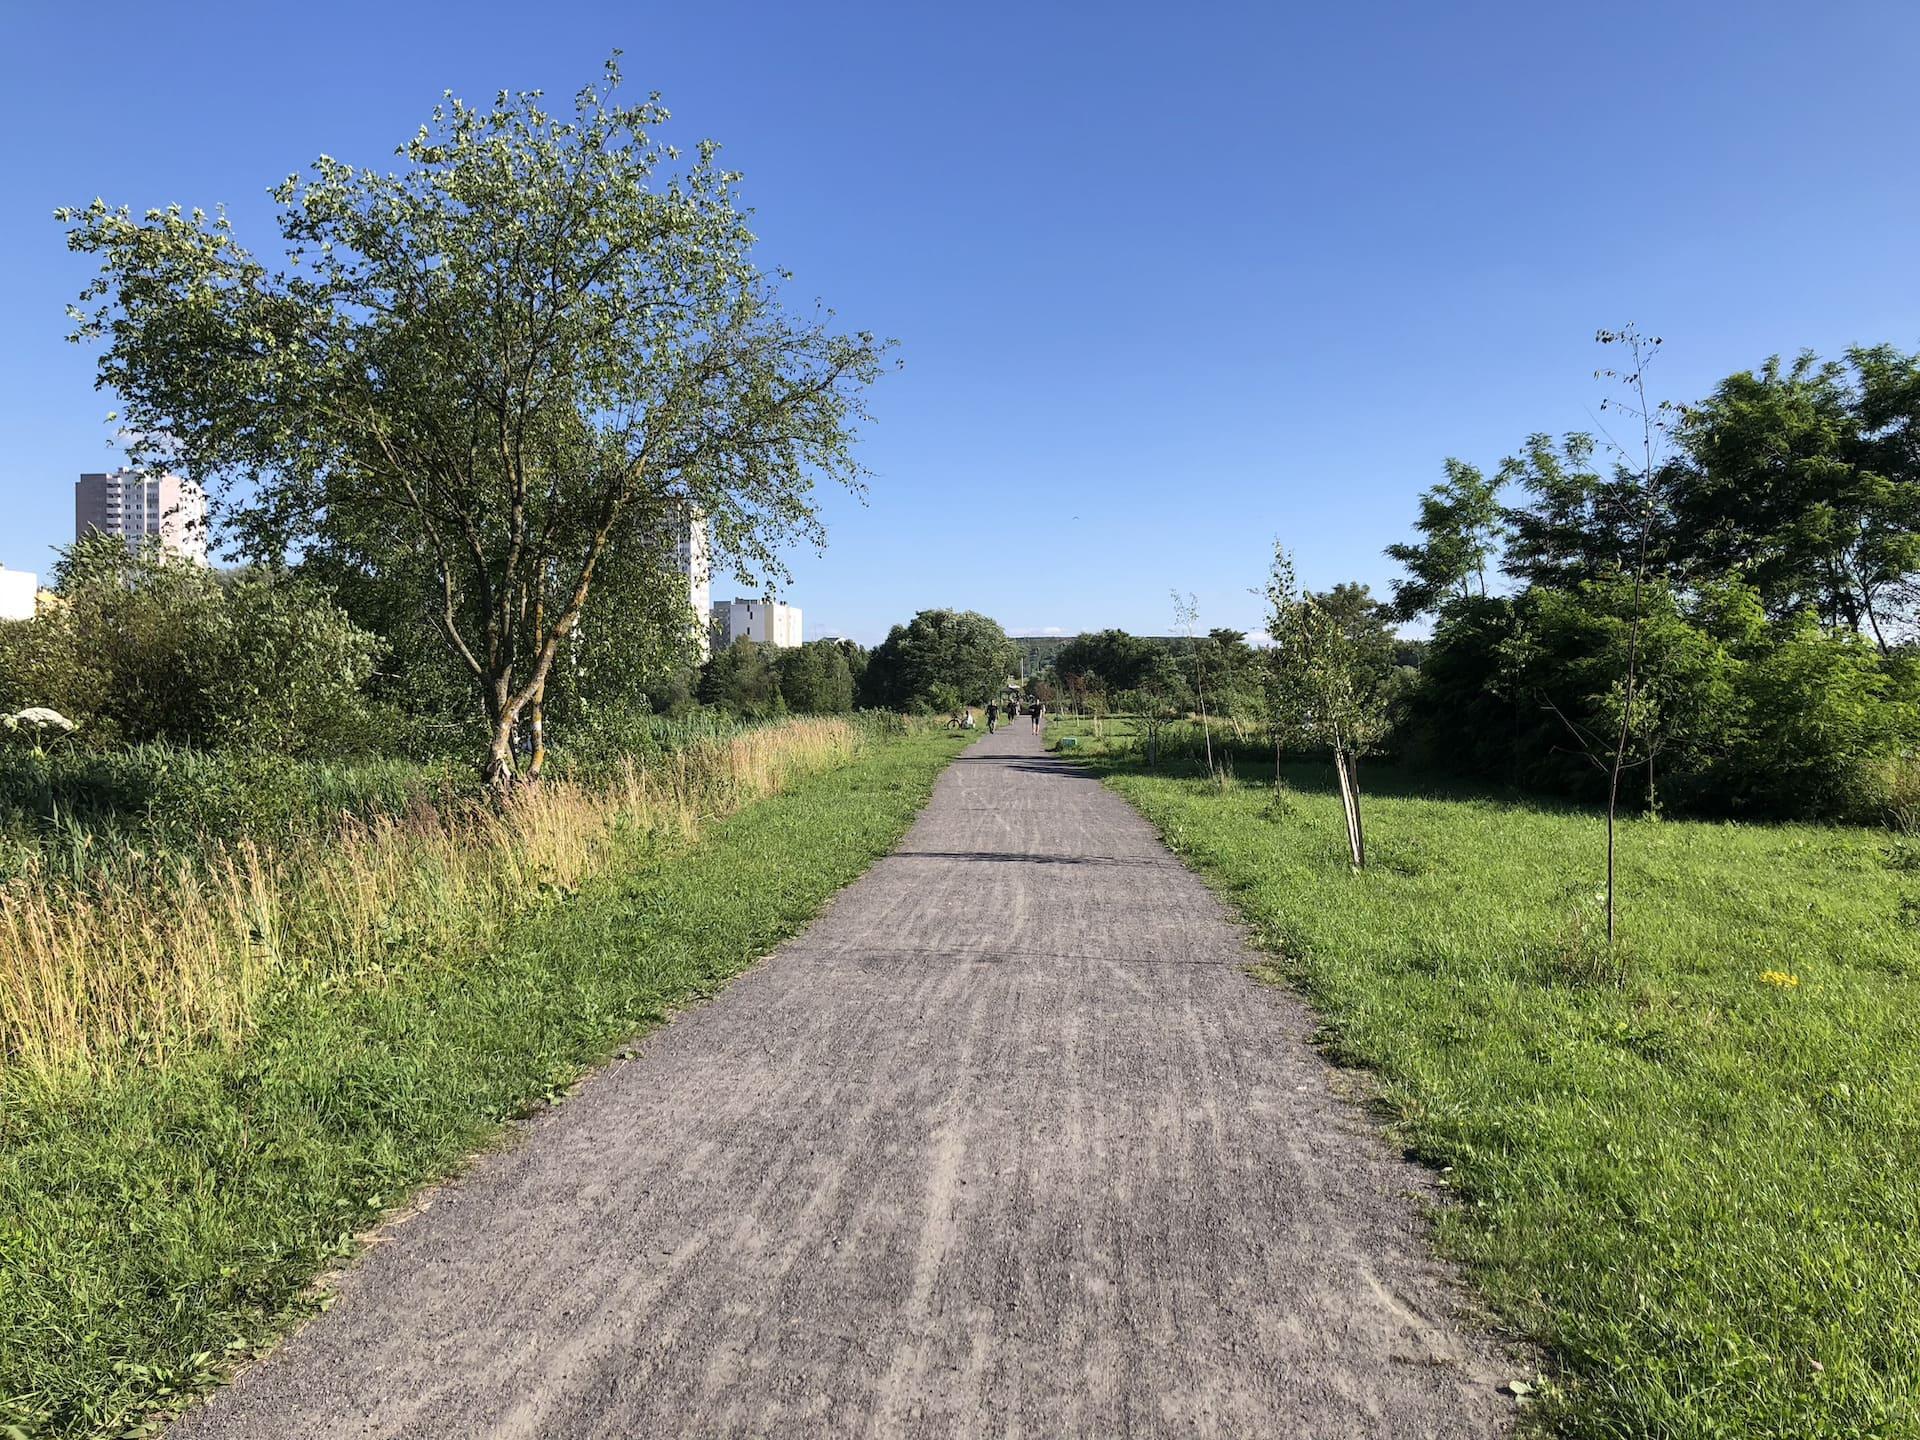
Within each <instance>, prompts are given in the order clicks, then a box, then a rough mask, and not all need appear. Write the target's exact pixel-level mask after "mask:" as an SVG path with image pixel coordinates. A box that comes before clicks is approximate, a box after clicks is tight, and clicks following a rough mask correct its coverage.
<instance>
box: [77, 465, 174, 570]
mask: <svg viewBox="0 0 1920 1440" xmlns="http://www.w3.org/2000/svg"><path fill="white" fill-rule="evenodd" d="M93 530H97V531H99V532H100V533H101V534H103V535H118V536H119V537H120V538H121V539H122V540H124V541H125V542H126V546H127V548H128V549H129V550H137V549H139V547H140V545H141V543H142V542H143V541H144V540H145V539H146V538H147V537H148V536H149V535H153V536H158V537H159V540H160V543H161V544H163V545H164V546H166V547H167V549H168V550H169V551H171V552H172V553H173V554H175V555H179V556H182V557H184V558H186V559H189V560H193V561H196V562H198V563H199V564H202V565H204V564H206V563H207V497H206V495H205V494H204V493H203V492H202V491H201V489H200V487H199V486H198V485H196V484H194V483H193V481H191V480H185V479H182V478H181V477H180V476H178V475H152V476H148V475H142V474H140V473H139V472H138V471H137V470H114V471H111V472H108V473H106V474H95V475H82V476H81V477H80V478H79V480H77V481H76V482H74V487H73V535H74V538H75V539H76V540H77V539H79V538H80V537H82V536H84V535H85V534H87V533H88V532H89V531H93Z"/></svg>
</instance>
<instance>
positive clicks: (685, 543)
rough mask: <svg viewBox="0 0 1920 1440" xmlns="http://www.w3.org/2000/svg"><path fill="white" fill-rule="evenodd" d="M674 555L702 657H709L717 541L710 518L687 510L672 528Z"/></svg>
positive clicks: (703, 658)
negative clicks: (709, 525) (709, 613)
mask: <svg viewBox="0 0 1920 1440" xmlns="http://www.w3.org/2000/svg"><path fill="white" fill-rule="evenodd" d="M672 543H673V558H674V563H675V565H676V566H678V568H679V570H680V574H681V575H682V576H683V577H684V578H685V580H686V582H687V604H688V606H689V607H690V608H691V609H692V611H693V623H694V627H695V630H696V633H697V639H696V641H695V643H696V644H698V645H699V647H700V658H701V659H702V660H705V659H706V658H707V655H708V653H709V649H710V646H711V643H712V642H711V640H710V638H709V636H708V633H707V611H708V610H709V609H710V608H711V605H712V601H713V541H712V537H711V536H709V534H708V533H707V521H706V517H705V516H704V515H701V514H700V513H699V512H698V511H695V510H687V511H683V512H682V513H681V515H680V516H679V518H678V519H677V520H676V521H675V522H674V525H673V530H672Z"/></svg>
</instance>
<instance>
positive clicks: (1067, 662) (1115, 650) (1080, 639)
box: [1053, 630, 1164, 692]
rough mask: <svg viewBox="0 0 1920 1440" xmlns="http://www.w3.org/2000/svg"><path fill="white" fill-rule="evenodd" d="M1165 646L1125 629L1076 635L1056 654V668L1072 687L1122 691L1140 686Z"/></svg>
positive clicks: (1056, 672)
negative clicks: (1131, 633)
mask: <svg viewBox="0 0 1920 1440" xmlns="http://www.w3.org/2000/svg"><path fill="white" fill-rule="evenodd" d="M1163 648H1164V647H1162V646H1160V645H1157V644H1156V643H1155V642H1154V641H1152V640H1146V639H1142V638H1141V637H1140V636H1138V635H1129V634H1128V633H1127V632H1126V631H1125V630H1097V631H1094V632H1093V633H1091V634H1087V635H1076V636H1074V637H1073V638H1072V639H1071V640H1069V641H1068V642H1067V643H1066V644H1064V645H1062V646H1061V647H1060V649H1059V650H1058V652H1056V653H1055V655H1054V657H1053V669H1054V673H1055V674H1057V675H1058V676H1059V677H1060V678H1061V681H1062V683H1064V684H1066V685H1067V686H1068V688H1069V689H1073V688H1076V686H1075V682H1076V681H1078V682H1080V684H1079V686H1078V687H1077V688H1082V689H1095V690H1100V689H1104V690H1109V691H1114V692H1118V691H1122V690H1131V689H1134V688H1135V687H1137V686H1138V685H1139V684H1140V683H1141V680H1142V679H1143V678H1144V676H1145V674H1146V672H1147V669H1148V667H1149V666H1151V665H1152V664H1153V662H1154V658H1155V655H1156V654H1157V653H1159V652H1160V651H1161V650H1162V649H1163Z"/></svg>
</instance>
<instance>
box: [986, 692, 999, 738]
mask: <svg viewBox="0 0 1920 1440" xmlns="http://www.w3.org/2000/svg"><path fill="white" fill-rule="evenodd" d="M999 716H1000V707H999V705H997V704H996V703H994V702H993V701H991V700H989V701H987V734H989V735H991V734H993V726H994V722H995V721H996V720H997V719H998V718H999Z"/></svg>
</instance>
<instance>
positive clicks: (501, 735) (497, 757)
mask: <svg viewBox="0 0 1920 1440" xmlns="http://www.w3.org/2000/svg"><path fill="white" fill-rule="evenodd" d="M513 722H514V717H513V716H511V715H504V716H502V717H501V718H500V719H499V720H497V721H495V722H494V726H493V739H492V741H491V742H490V743H489V744H488V746H487V763H486V764H485V765H483V766H482V767H481V769H480V778H481V779H483V780H485V781H486V782H487V786H488V788H489V789H492V790H496V791H501V792H505V791H507V790H511V789H512V788H513Z"/></svg>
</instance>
